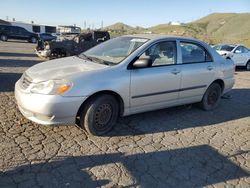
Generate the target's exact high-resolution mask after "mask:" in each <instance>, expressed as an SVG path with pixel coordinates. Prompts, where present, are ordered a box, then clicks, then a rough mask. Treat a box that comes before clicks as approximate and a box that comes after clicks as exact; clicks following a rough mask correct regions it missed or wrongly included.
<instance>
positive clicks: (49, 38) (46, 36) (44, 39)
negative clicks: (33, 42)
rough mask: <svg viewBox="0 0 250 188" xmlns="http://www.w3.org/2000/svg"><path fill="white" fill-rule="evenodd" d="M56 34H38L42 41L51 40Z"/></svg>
mask: <svg viewBox="0 0 250 188" xmlns="http://www.w3.org/2000/svg"><path fill="white" fill-rule="evenodd" d="M56 38H57V37H56V36H53V35H52V34H50V33H40V34H39V39H40V40H43V41H52V40H56Z"/></svg>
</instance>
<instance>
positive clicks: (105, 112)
mask: <svg viewBox="0 0 250 188" xmlns="http://www.w3.org/2000/svg"><path fill="white" fill-rule="evenodd" d="M111 116H112V107H111V105H110V104H102V105H100V106H99V107H98V108H97V110H96V114H95V125H96V128H97V129H98V130H103V129H105V128H106V125H107V124H108V123H109V121H110V119H111Z"/></svg>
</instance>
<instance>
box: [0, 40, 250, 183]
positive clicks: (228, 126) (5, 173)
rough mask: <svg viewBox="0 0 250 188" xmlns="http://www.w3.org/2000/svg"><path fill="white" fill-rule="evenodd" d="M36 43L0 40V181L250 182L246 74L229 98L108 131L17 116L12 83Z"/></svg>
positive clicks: (125, 121) (30, 60)
mask: <svg viewBox="0 0 250 188" xmlns="http://www.w3.org/2000/svg"><path fill="white" fill-rule="evenodd" d="M34 48H35V45H34V44H29V43H23V42H14V41H10V42H0V151H1V152H0V187H1V188H2V187H3V188H4V187H25V188H26V187H32V188H35V187H53V188H54V187H102V186H103V187H149V188H151V187H242V188H245V187H250V72H246V71H244V70H238V71H237V72H236V73H235V76H236V85H235V87H234V89H233V91H232V92H231V95H232V99H223V100H222V101H221V104H220V106H219V107H218V108H217V109H216V110H214V111H212V112H205V111H202V110H200V109H198V108H197V107H195V106H192V107H191V106H184V107H183V106H181V107H176V108H170V109H164V110H159V111H154V112H148V113H143V114H138V115H134V116H130V117H125V118H122V119H120V120H119V122H118V124H117V125H116V128H115V129H114V130H113V131H112V132H111V133H109V134H108V135H106V136H102V137H93V136H91V137H90V136H88V135H87V134H86V133H85V132H84V131H83V130H81V129H79V128H78V127H76V126H74V125H72V126H64V125H61V126H56V127H55V126H42V125H38V124H35V123H32V122H31V121H29V120H26V119H25V118H23V116H22V115H21V114H20V112H19V111H18V109H17V106H16V103H15V99H14V93H13V90H14V84H15V82H16V81H17V80H18V79H19V78H20V76H21V74H22V73H23V72H24V71H25V70H26V69H27V68H28V67H30V66H32V65H34V64H36V63H39V62H41V60H40V59H39V58H38V57H36V55H35V54H34Z"/></svg>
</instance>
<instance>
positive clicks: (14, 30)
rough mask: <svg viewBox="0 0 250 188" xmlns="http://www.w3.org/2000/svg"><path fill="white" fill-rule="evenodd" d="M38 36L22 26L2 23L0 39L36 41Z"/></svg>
mask: <svg viewBox="0 0 250 188" xmlns="http://www.w3.org/2000/svg"><path fill="white" fill-rule="evenodd" d="M38 38H39V37H38V35H37V34H36V33H31V32H29V31H27V30H26V29H24V28H22V27H18V26H11V25H0V39H1V40H2V41H7V40H8V39H18V40H27V41H28V42H31V43H36V42H37V40H38Z"/></svg>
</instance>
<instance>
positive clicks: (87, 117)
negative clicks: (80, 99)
mask: <svg viewBox="0 0 250 188" xmlns="http://www.w3.org/2000/svg"><path fill="white" fill-rule="evenodd" d="M118 114H119V105H118V102H117V100H116V99H115V98H114V97H113V96H112V95H107V94H105V95H101V96H97V97H94V98H92V99H90V100H89V101H87V103H86V104H85V106H84V108H83V109H82V111H81V112H80V127H81V128H84V129H85V130H86V131H87V132H88V133H89V134H90V135H95V136H100V135H103V134H105V133H107V132H108V131H110V130H111V129H112V128H113V127H114V125H115V123H116V121H117V118H118Z"/></svg>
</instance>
